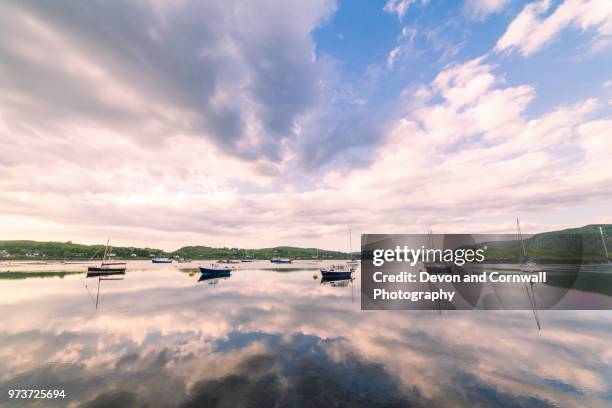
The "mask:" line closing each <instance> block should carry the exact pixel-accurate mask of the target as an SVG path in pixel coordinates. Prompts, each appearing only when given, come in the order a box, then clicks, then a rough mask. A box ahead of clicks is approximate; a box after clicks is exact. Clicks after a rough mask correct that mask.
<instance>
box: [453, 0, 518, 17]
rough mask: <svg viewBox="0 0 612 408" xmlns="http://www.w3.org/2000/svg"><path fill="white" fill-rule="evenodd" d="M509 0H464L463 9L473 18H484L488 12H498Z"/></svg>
mask: <svg viewBox="0 0 612 408" xmlns="http://www.w3.org/2000/svg"><path fill="white" fill-rule="evenodd" d="M509 2H510V0H466V1H465V4H464V10H465V12H466V14H467V15H468V16H469V17H470V18H471V19H473V20H484V19H486V18H487V17H488V16H489V15H490V14H494V13H499V12H500V11H502V10H503V9H504V7H506V6H507V5H508V3H509Z"/></svg>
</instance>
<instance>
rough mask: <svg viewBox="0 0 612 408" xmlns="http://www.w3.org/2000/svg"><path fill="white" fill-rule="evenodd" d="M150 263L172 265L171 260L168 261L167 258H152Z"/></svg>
mask: <svg viewBox="0 0 612 408" xmlns="http://www.w3.org/2000/svg"><path fill="white" fill-rule="evenodd" d="M151 262H153V263H172V259H168V258H154V259H151Z"/></svg>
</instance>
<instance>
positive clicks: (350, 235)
mask: <svg viewBox="0 0 612 408" xmlns="http://www.w3.org/2000/svg"><path fill="white" fill-rule="evenodd" d="M349 251H351V252H350V254H349V255H350V257H351V259H353V233H352V231H351V229H350V228H349Z"/></svg>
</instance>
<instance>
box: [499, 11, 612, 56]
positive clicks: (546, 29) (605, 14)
mask: <svg viewBox="0 0 612 408" xmlns="http://www.w3.org/2000/svg"><path fill="white" fill-rule="evenodd" d="M551 3H552V2H551V1H550V0H540V1H535V2H532V3H530V4H528V5H526V6H525V7H524V8H523V10H522V11H521V12H520V13H519V15H518V16H517V17H516V18H515V19H514V21H512V23H510V25H509V26H508V28H507V30H506V32H505V33H504V34H503V35H502V37H501V38H500V39H499V40H498V41H497V44H496V45H495V51H497V52H510V51H513V50H515V49H516V50H518V51H519V52H520V53H521V54H522V55H523V56H529V55H532V54H533V53H535V52H537V51H539V50H541V49H542V48H544V47H545V46H546V45H547V44H548V43H550V42H551V41H552V40H553V39H554V38H555V37H556V36H557V35H559V34H560V33H561V32H562V31H563V30H565V29H566V28H569V27H572V28H575V29H580V30H581V31H588V32H590V33H592V34H591V35H592V37H593V43H592V47H593V48H594V49H603V48H604V47H605V46H606V45H607V44H608V43H609V41H610V36H612V3H610V2H609V1H607V0H565V1H563V2H562V3H561V4H560V5H559V6H558V7H557V8H556V9H555V10H554V11H553V12H552V13H550V14H549V15H545V13H547V12H548V11H550V8H551Z"/></svg>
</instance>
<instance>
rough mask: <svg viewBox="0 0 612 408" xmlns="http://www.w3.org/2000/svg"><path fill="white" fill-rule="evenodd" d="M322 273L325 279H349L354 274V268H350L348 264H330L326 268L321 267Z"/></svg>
mask: <svg viewBox="0 0 612 408" xmlns="http://www.w3.org/2000/svg"><path fill="white" fill-rule="evenodd" d="M321 275H322V276H323V278H325V279H329V278H336V279H340V278H345V279H347V278H351V277H352V276H353V269H351V268H349V267H348V266H347V265H330V266H327V267H325V268H321Z"/></svg>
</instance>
